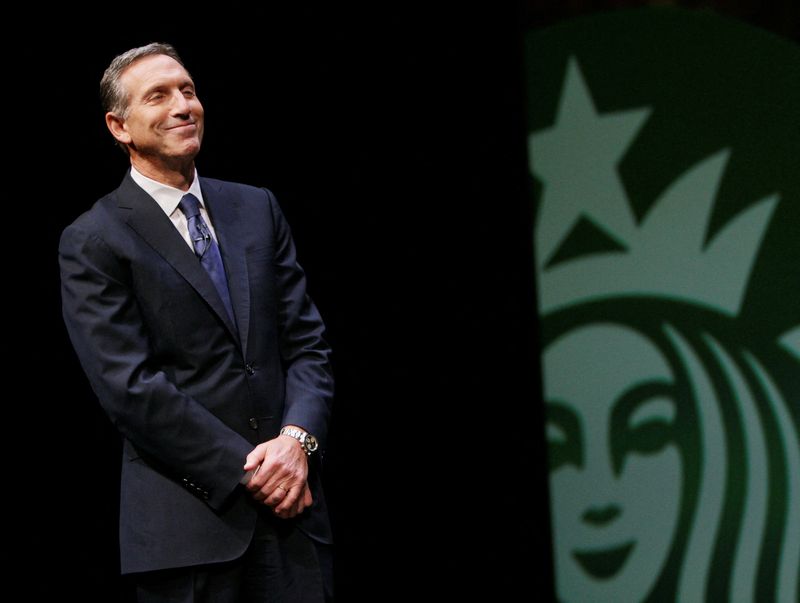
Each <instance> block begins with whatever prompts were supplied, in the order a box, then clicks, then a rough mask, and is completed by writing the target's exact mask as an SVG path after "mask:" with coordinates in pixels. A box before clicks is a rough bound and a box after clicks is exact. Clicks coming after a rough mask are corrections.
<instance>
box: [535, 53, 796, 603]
mask: <svg viewBox="0 0 800 603" xmlns="http://www.w3.org/2000/svg"><path fill="white" fill-rule="evenodd" d="M651 115H652V109H651V108H648V107H638V108H633V109H629V110H624V111H616V112H609V113H602V112H598V111H597V110H596V109H595V105H594V102H593V100H592V95H591V92H590V90H589V87H588V86H587V84H586V81H585V79H584V77H583V75H582V72H581V69H580V67H579V65H578V62H577V60H576V59H575V58H571V59H570V60H569V62H568V64H567V67H566V73H565V77H564V84H563V89H562V93H561V96H560V99H559V101H558V106H557V108H556V111H555V120H554V123H553V124H552V126H549V127H547V128H545V129H540V130H538V131H536V132H533V133H532V134H531V135H530V137H529V151H530V161H531V163H530V170H531V173H532V175H533V176H534V177H535V178H536V179H537V180H538V182H539V183H540V184H541V190H540V195H539V198H538V203H537V216H536V224H535V230H534V241H535V251H536V257H535V261H536V278H537V283H538V287H537V290H538V294H539V311H540V314H541V324H542V349H543V355H542V363H543V377H544V393H545V401H546V404H547V437H548V445H549V462H550V485H551V488H550V490H551V493H550V495H551V514H552V520H553V534H554V542H553V551H554V559H555V567H556V590H557V593H558V597H559V600H560V601H562V602H563V603H570V602H578V601H593V602H603V601H608V602H615V603H623V602H626V601H631V602H641V601H731V600H741V601H760V602H766V601H776V602H794V601H798V600H800V599H799V598H800V387H798V379H797V375H798V371H800V352H799V350H800V335H799V333H800V327H794V328H793V329H790V331H789V332H787V333H784V334H783V335H782V336H781V337H779V338H778V339H775V337H774V336H772V335H765V334H762V333H761V332H759V330H758V329H757V328H754V327H753V325H752V324H749V323H748V324H746V325H745V324H743V323H742V321H741V317H740V312H741V309H742V304H743V300H744V299H745V296H746V294H747V292H748V285H749V283H750V281H751V277H752V272H753V267H754V265H755V260H756V258H757V256H758V254H759V250H760V248H761V246H762V244H763V241H764V237H765V235H766V233H767V231H768V227H769V225H770V221H771V220H772V217H773V215H774V213H775V211H776V208H777V207H778V205H779V203H781V199H780V196H779V195H778V194H771V195H769V196H767V197H765V198H761V199H753V200H752V202H751V203H750V204H749V205H748V206H747V207H745V208H744V209H742V210H741V211H739V212H738V213H736V215H734V216H733V217H732V218H730V219H729V220H727V222H725V223H724V224H723V225H722V226H720V227H717V228H715V229H714V230H713V231H712V230H711V227H710V224H711V217H712V213H713V210H714V207H715V203H716V201H717V192H718V188H719V183H720V181H721V178H722V177H723V175H724V173H725V170H726V169H727V166H728V162H729V159H730V157H731V154H732V153H733V152H735V151H732V150H731V149H725V148H721V149H717V150H716V151H715V152H713V153H712V154H711V155H710V156H707V157H706V158H705V159H703V160H702V161H700V162H698V163H697V164H696V165H694V166H692V167H691V168H689V169H688V170H686V171H685V172H683V173H677V174H675V177H674V179H673V181H672V184H671V185H670V186H669V187H667V188H666V189H665V190H664V191H663V192H662V193H661V194H660V195H659V197H658V198H657V199H656V200H655V202H654V203H653V204H652V205H651V206H650V207H649V209H647V211H646V212H644V214H643V215H641V216H640V217H638V218H637V217H636V216H635V215H634V212H633V211H632V208H631V202H630V199H629V198H628V195H627V193H626V188H625V186H624V183H623V181H622V180H621V178H620V175H619V171H618V164H619V161H620V159H621V158H622V157H623V155H624V154H625V153H626V152H627V151H628V150H629V149H630V147H631V145H632V143H633V142H634V141H635V139H636V136H637V135H638V133H639V132H640V130H641V129H642V128H643V127H645V125H646V123H647V120H648V119H649V118H650V117H651Z"/></svg>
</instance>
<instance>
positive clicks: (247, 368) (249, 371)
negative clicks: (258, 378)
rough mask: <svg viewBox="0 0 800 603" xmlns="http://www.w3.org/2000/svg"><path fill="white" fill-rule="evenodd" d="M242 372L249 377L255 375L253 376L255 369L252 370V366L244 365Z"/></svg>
mask: <svg viewBox="0 0 800 603" xmlns="http://www.w3.org/2000/svg"><path fill="white" fill-rule="evenodd" d="M244 370H245V371H246V372H247V374H248V375H250V376H252V375H255V374H256V369H254V368H253V367H252V366H250V365H249V364H245V365H244Z"/></svg>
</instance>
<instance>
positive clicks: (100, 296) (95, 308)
mask: <svg viewBox="0 0 800 603" xmlns="http://www.w3.org/2000/svg"><path fill="white" fill-rule="evenodd" d="M59 263H60V268H61V296H62V310H63V316H64V321H65V324H66V327H67V331H68V333H69V336H70V339H71V340H72V344H73V346H74V348H75V351H76V353H77V355H78V358H79V359H80V362H81V365H82V367H83V369H84V371H85V372H86V375H87V377H88V379H89V382H90V384H91V386H92V388H93V390H94V392H95V394H96V395H97V397H98V399H99V401H100V404H101V405H102V406H103V408H104V409H105V411H106V413H107V414H108V415H109V417H110V419H111V421H112V422H113V423H114V425H115V426H116V428H117V429H118V430H119V431H120V433H121V434H122V435H123V436H124V437H125V438H127V439H128V440H130V441H131V442H132V443H133V444H134V445H135V446H136V448H137V450H139V451H141V452H142V453H143V456H145V458H146V459H148V461H149V460H150V459H153V461H154V463H155V464H157V465H156V466H158V467H159V468H160V470H162V469H165V470H166V472H167V473H168V474H171V475H172V476H173V477H174V478H175V479H177V480H182V481H183V482H184V484H185V485H186V486H187V487H189V489H190V490H193V493H194V494H196V495H200V496H201V497H202V498H204V499H206V501H207V503H208V504H209V505H210V506H211V507H213V508H219V507H221V506H222V505H223V504H224V502H225V501H226V499H227V498H228V496H229V495H230V494H231V493H232V492H233V490H234V489H235V488H236V485H237V484H238V483H239V480H240V479H241V477H242V475H243V473H244V471H243V469H242V466H243V464H244V461H245V457H246V456H247V454H248V453H249V452H250V451H251V449H252V446H251V445H250V444H249V442H247V440H246V439H245V438H243V437H242V436H241V435H239V434H238V433H236V432H235V431H234V430H232V429H231V428H229V427H228V426H227V425H225V424H224V423H223V422H222V421H221V420H220V419H218V418H217V417H216V416H215V415H214V414H212V413H211V412H210V411H209V410H207V409H206V408H205V407H204V406H203V405H202V404H200V403H198V402H197V401H195V400H193V399H192V398H191V397H189V396H187V395H185V394H184V393H182V392H181V391H180V390H179V389H178V388H177V387H176V386H175V385H174V384H173V383H172V382H170V381H169V380H168V379H167V377H166V375H165V374H164V372H163V371H161V370H159V367H158V366H157V365H156V364H155V363H154V361H153V354H152V351H151V346H150V344H149V341H148V334H147V332H146V329H145V326H144V323H143V321H142V318H141V315H140V312H139V309H138V306H137V302H136V298H135V294H134V291H133V287H132V282H131V277H130V274H129V270H128V269H126V267H125V260H124V259H122V258H119V257H117V255H115V253H114V251H113V250H112V249H111V248H110V247H109V245H108V244H107V243H106V242H105V241H104V240H103V239H102V238H101V237H100V236H99V235H98V234H97V229H92V228H85V227H83V226H80V225H77V223H76V224H73V225H72V226H70V227H68V228H67V229H66V230H65V231H64V232H63V234H62V236H61V241H60V245H59Z"/></svg>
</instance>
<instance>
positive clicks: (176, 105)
mask: <svg viewBox="0 0 800 603" xmlns="http://www.w3.org/2000/svg"><path fill="white" fill-rule="evenodd" d="M171 109H172V114H173V115H189V113H191V105H190V104H189V99H188V98H186V97H185V96H184V94H183V92H181V91H180V90H178V91H177V92H175V94H173V95H172V107H171Z"/></svg>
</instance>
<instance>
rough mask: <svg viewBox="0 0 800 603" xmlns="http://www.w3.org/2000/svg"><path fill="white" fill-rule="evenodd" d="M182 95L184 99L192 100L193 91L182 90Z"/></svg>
mask: <svg viewBox="0 0 800 603" xmlns="http://www.w3.org/2000/svg"><path fill="white" fill-rule="evenodd" d="M183 95H184V96H185V97H186V98H194V90H184V91H183Z"/></svg>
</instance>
